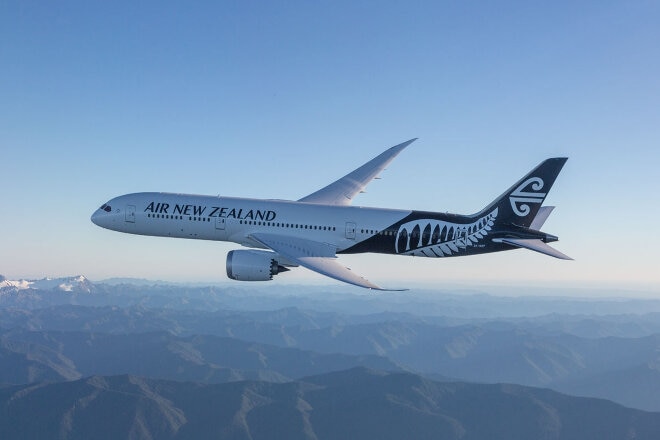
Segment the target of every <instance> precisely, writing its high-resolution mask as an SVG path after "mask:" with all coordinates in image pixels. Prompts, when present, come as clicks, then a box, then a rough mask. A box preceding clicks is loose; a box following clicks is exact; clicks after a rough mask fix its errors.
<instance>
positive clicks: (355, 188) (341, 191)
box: [298, 138, 417, 205]
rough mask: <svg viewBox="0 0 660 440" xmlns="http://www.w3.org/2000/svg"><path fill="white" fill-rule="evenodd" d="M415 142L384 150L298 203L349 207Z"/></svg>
mask: <svg viewBox="0 0 660 440" xmlns="http://www.w3.org/2000/svg"><path fill="white" fill-rule="evenodd" d="M416 140H417V138H415V139H410V140H409V141H406V142H404V143H402V144H399V145H397V146H394V147H392V148H390V149H388V150H386V151H385V152H384V153H381V154H380V155H379V156H377V157H375V158H373V159H371V160H370V161H369V162H367V163H365V164H364V165H362V166H361V167H360V168H358V169H356V170H353V171H351V172H350V173H348V174H346V175H345V176H344V177H342V178H341V179H339V180H337V181H335V182H333V183H331V184H330V185H328V186H326V187H325V188H322V189H320V190H318V191H316V192H315V193H312V194H310V195H308V196H306V197H303V198H302V199H300V200H298V201H299V202H306V203H317V204H323V205H350V204H351V202H352V201H353V198H354V197H355V196H356V195H358V194H359V193H360V192H362V191H363V190H364V188H365V187H366V186H367V185H368V184H369V182H371V181H372V180H373V179H374V178H375V177H376V176H378V173H380V172H381V171H383V170H384V169H385V167H386V166H387V165H388V164H389V163H390V162H392V160H394V158H395V157H396V156H397V154H399V153H400V152H401V151H402V150H403V149H404V148H406V147H407V146H408V145H410V144H412V143H413V142H414V141H416Z"/></svg>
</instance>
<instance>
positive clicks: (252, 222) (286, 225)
mask: <svg viewBox="0 0 660 440" xmlns="http://www.w3.org/2000/svg"><path fill="white" fill-rule="evenodd" d="M239 223H240V224H242V225H256V226H274V227H276V228H292V229H314V230H317V231H336V230H337V228H336V227H334V226H318V225H301V224H297V223H280V222H260V221H256V220H239Z"/></svg>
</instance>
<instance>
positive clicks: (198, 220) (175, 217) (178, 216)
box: [147, 214, 211, 222]
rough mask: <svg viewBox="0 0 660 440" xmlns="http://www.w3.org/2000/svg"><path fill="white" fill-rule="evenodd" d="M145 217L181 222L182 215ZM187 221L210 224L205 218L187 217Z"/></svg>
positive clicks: (208, 219)
mask: <svg viewBox="0 0 660 440" xmlns="http://www.w3.org/2000/svg"><path fill="white" fill-rule="evenodd" d="M147 217H151V218H165V219H169V220H183V216H182V215H169V214H147ZM188 220H189V221H194V222H210V221H211V219H210V218H207V217H188Z"/></svg>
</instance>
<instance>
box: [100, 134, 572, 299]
mask: <svg viewBox="0 0 660 440" xmlns="http://www.w3.org/2000/svg"><path fill="white" fill-rule="evenodd" d="M415 140H417V138H415V139H411V140H409V141H407V142H403V143H401V144H399V145H396V146H394V147H391V148H389V149H388V150H386V151H385V152H383V153H382V154H380V155H379V156H377V157H375V158H374V159H372V160H370V161H369V162H367V163H365V164H364V165H362V166H361V167H359V168H357V169H355V170H354V171H352V172H350V173H348V174H347V175H345V176H344V177H342V178H340V179H338V180H337V181H335V182H333V183H331V184H329V185H328V186H326V187H324V188H321V189H320V190H318V191H316V192H314V193H312V194H309V195H308V196H305V197H303V198H301V199H299V200H297V201H292V200H270V199H250V198H236V197H224V196H204V195H192V194H174V193H159V192H141V193H134V194H126V195H122V196H119V197H115V198H113V199H112V200H109V201H108V202H106V203H104V204H103V205H102V206H101V207H100V208H98V209H97V210H96V211H95V212H94V213H93V214H92V217H91V221H92V222H93V223H94V224H96V225H98V226H100V227H103V228H106V229H110V230H113V231H119V232H125V233H129V234H138V235H149V236H158V237H176V238H188V239H197V240H216V241H227V242H233V243H237V244H240V245H242V246H244V247H247V248H250V249H239V250H232V251H230V252H229V253H228V254H227V260H226V271H227V276H228V277H229V278H230V279H233V280H238V281H268V280H272V279H273V276H275V275H277V274H279V273H282V272H286V271H288V270H290V268H292V267H297V266H302V267H305V268H307V269H310V270H312V271H314V272H317V273H320V274H322V275H325V276H328V277H330V278H333V279H335V280H339V281H343V282H345V283H349V284H353V285H355V286H360V287H364V288H368V289H374V290H405V289H385V288H381V287H379V286H378V285H376V284H374V283H372V282H370V281H368V280H367V279H365V278H363V277H361V276H360V275H358V274H356V273H355V272H353V271H352V270H351V269H349V268H347V267H345V266H344V265H342V264H340V263H339V261H338V258H337V255H341V254H357V253H370V252H371V253H381V254H394V255H408V256H417V257H430V258H445V257H458V256H469V255H477V254H484V253H488V252H500V251H507V250H512V249H518V248H524V249H529V250H532V251H535V252H539V253H541V254H545V255H549V256H552V257H555V258H560V259H565V260H570V259H571V258H570V257H568V256H566V255H565V254H563V253H561V252H559V251H558V250H556V249H555V248H553V247H551V246H549V245H548V243H550V242H554V241H557V240H558V238H557V237H556V236H554V235H551V234H548V233H545V232H542V231H541V230H540V229H541V227H542V226H543V224H544V222H545V221H546V219H547V218H548V216H549V215H550V213H551V212H552V210H553V209H554V207H552V206H543V201H544V200H545V198H546V196H547V194H548V191H550V188H551V187H552V185H553V184H554V182H555V179H556V178H557V175H558V174H559V172H560V171H561V169H562V167H563V166H564V164H565V163H566V160H567V158H565V157H556V158H550V159H546V160H545V161H543V162H541V163H540V164H539V165H538V166H537V167H536V168H534V169H533V170H532V171H530V172H529V173H528V174H526V175H525V176H524V177H523V178H522V179H520V180H519V181H517V182H516V183H515V184H514V185H513V186H511V188H509V189H508V190H506V191H505V192H504V193H503V194H502V195H501V196H500V197H498V198H497V199H495V200H494V201H493V202H491V203H490V204H488V205H487V206H486V207H485V208H483V209H482V210H480V211H478V212H477V213H475V214H471V215H459V214H449V213H441V212H427V211H414V210H401V209H384V208H371V207H359V206H352V205H351V203H352V202H353V200H354V198H355V197H356V196H357V195H358V194H360V193H362V192H364V189H365V187H366V186H367V185H368V184H369V183H370V182H371V181H372V180H373V179H375V178H378V175H379V174H380V172H381V171H383V170H384V169H385V167H386V166H387V165H388V164H389V163H390V162H391V161H392V160H394V158H395V157H396V156H397V155H398V154H399V153H400V152H401V151H402V150H403V149H405V148H406V147H407V146H408V145H410V144H411V143H413V142H414V141H415Z"/></svg>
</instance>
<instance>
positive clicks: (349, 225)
mask: <svg viewBox="0 0 660 440" xmlns="http://www.w3.org/2000/svg"><path fill="white" fill-rule="evenodd" d="M356 229H357V225H356V224H355V223H353V222H346V238H348V239H349V240H355V230H356Z"/></svg>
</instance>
